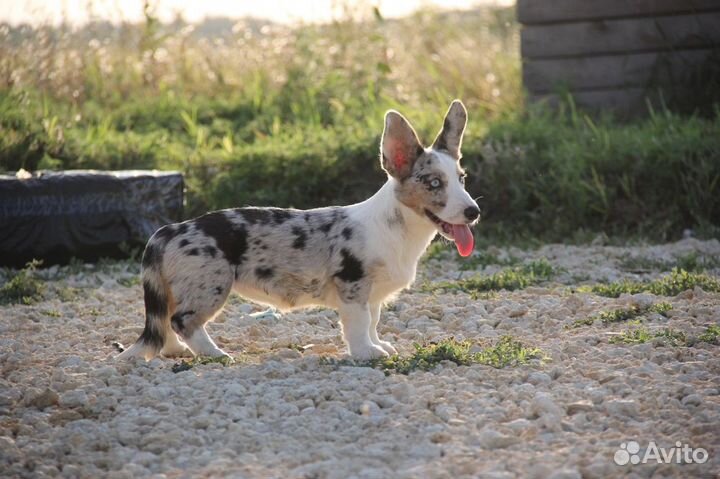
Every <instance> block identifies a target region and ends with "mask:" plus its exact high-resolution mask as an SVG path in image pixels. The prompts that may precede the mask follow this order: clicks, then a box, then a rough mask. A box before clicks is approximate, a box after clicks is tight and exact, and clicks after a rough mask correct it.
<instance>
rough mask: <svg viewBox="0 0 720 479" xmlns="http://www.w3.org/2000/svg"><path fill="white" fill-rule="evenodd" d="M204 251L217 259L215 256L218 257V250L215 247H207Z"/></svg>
mask: <svg viewBox="0 0 720 479" xmlns="http://www.w3.org/2000/svg"><path fill="white" fill-rule="evenodd" d="M203 251H205V253H207V254H209V255H210V256H212V257H213V258H214V257H215V255H217V248H215V247H214V246H210V245H207V246H206V247H204V248H203Z"/></svg>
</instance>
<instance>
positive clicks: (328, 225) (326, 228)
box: [318, 221, 335, 234]
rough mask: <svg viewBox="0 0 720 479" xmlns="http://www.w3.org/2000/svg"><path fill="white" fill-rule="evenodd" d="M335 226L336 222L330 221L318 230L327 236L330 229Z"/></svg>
mask: <svg viewBox="0 0 720 479" xmlns="http://www.w3.org/2000/svg"><path fill="white" fill-rule="evenodd" d="M334 224H335V222H334V221H329V222H327V223H325V224H324V225H322V226H320V228H318V229H319V230H320V231H322V232H323V233H325V234H327V233H328V232H329V231H330V229H331V228H332V227H333V225H334Z"/></svg>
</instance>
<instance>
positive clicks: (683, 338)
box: [609, 328, 688, 346]
mask: <svg viewBox="0 0 720 479" xmlns="http://www.w3.org/2000/svg"><path fill="white" fill-rule="evenodd" d="M652 339H660V340H662V342H663V343H665V344H667V345H670V346H684V345H686V344H687V343H688V338H687V335H686V334H685V333H683V332H682V331H679V330H677V329H672V328H665V329H663V330H661V331H656V332H654V333H651V332H650V331H649V330H648V329H647V328H637V329H628V330H626V331H623V332H622V333H621V334H620V335H618V336H613V337H612V338H610V340H609V342H610V343H611V344H642V343H646V342H648V341H650V340H652Z"/></svg>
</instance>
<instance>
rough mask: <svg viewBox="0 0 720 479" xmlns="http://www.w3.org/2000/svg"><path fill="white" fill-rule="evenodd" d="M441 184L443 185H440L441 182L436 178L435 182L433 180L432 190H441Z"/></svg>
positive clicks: (431, 183)
mask: <svg viewBox="0 0 720 479" xmlns="http://www.w3.org/2000/svg"><path fill="white" fill-rule="evenodd" d="M440 184H441V183H440V180H438V179H437V178H435V179H434V180H432V181H431V182H430V187H431V188H440Z"/></svg>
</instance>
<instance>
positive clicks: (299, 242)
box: [292, 226, 307, 249]
mask: <svg viewBox="0 0 720 479" xmlns="http://www.w3.org/2000/svg"><path fill="white" fill-rule="evenodd" d="M292 234H294V235H295V240H294V241H293V244H292V247H293V248H295V249H305V244H306V243H307V233H305V230H303V229H302V228H300V227H299V226H293V227H292Z"/></svg>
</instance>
